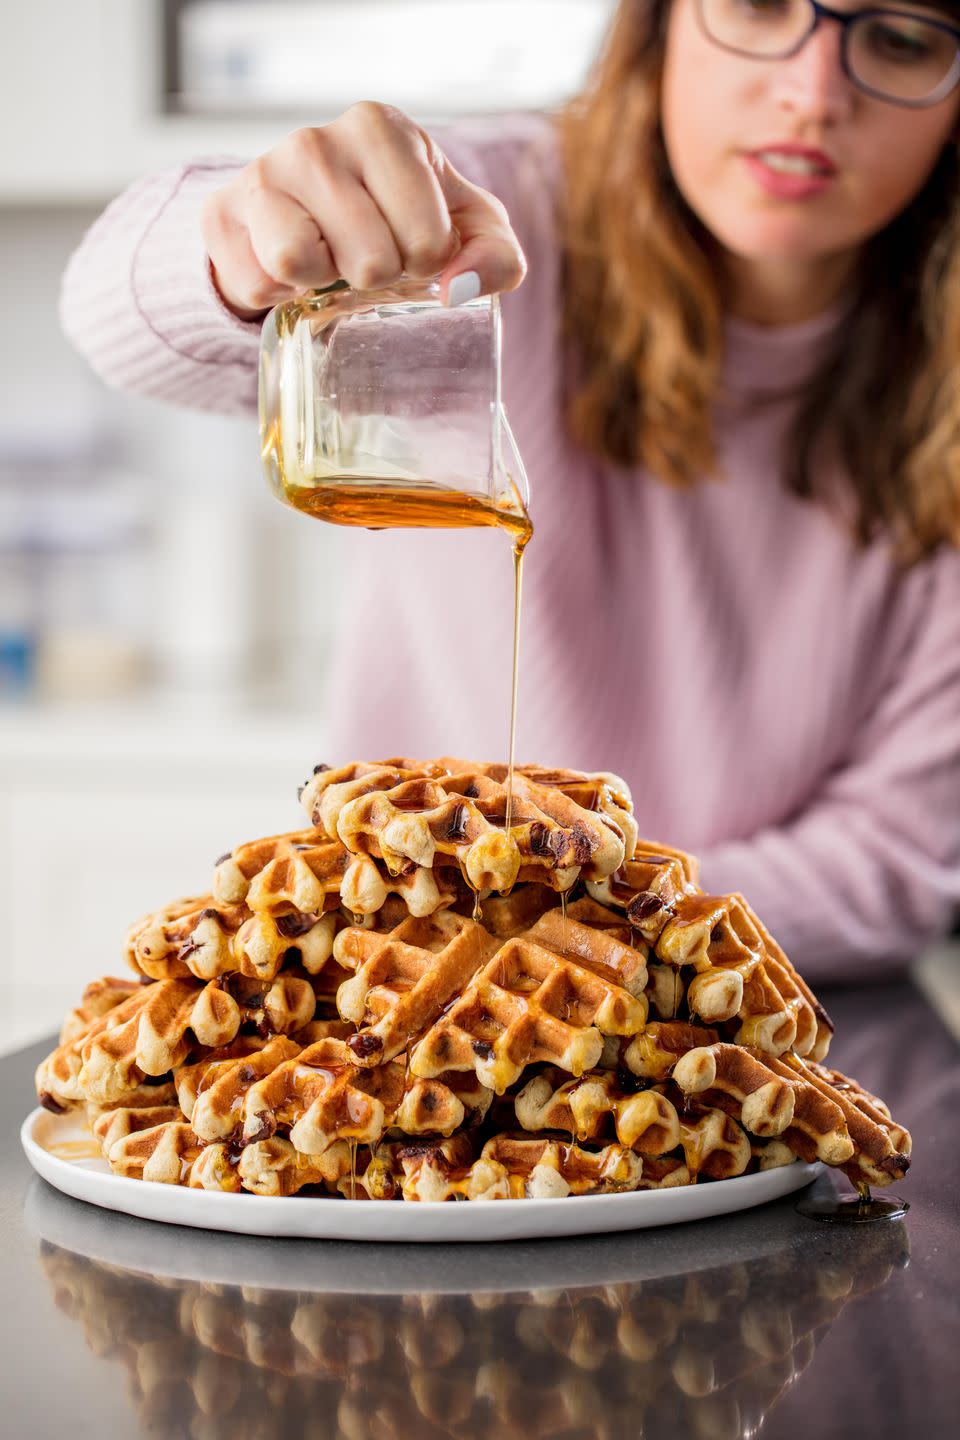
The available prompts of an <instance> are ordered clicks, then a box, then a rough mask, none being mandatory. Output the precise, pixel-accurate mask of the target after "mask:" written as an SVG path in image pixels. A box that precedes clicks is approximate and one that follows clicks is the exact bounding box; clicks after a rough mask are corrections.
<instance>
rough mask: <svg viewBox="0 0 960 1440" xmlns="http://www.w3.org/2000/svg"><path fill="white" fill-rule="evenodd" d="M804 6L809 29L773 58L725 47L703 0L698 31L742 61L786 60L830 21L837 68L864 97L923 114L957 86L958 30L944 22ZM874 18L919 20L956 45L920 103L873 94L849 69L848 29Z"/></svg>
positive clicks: (886, 8) (885, 8) (875, 9)
mask: <svg viewBox="0 0 960 1440" xmlns="http://www.w3.org/2000/svg"><path fill="white" fill-rule="evenodd" d="M805 3H806V4H807V5H809V7H810V12H811V18H810V27H809V29H807V30H805V31H804V33H803V34H802V35H801V36H800V38H799V40H797V42H796V43H795V44H794V45H791V46H789V47H788V48H787V49H786V50H779V51H777V52H776V53H775V54H773V55H758V54H757V53H756V51H755V50H741V49H739V48H738V47H737V46H736V45H728V44H727V43H726V42H725V41H724V40H718V39H717V38H716V36H715V35H714V34H713V33H712V31H711V30H710V28H709V27H708V25H707V22H706V20H705V18H704V13H703V12H704V4H705V0H697V4H696V9H697V19H698V21H699V22H700V29H701V30H702V31H703V34H704V35H705V36H706V38H707V39H708V40H709V41H710V43H711V44H712V45H716V46H717V47H718V48H719V49H721V50H726V51H727V52H728V53H729V54H731V55H742V56H743V58H744V59H745V60H789V59H790V57H791V56H792V55H796V54H798V53H799V51H801V50H802V49H803V47H804V45H806V43H807V41H808V40H809V39H810V36H811V35H812V34H813V32H814V30H816V28H817V26H818V25H819V24H820V22H821V20H833V21H835V22H836V24H838V25H839V26H840V32H841V34H840V64H841V65H842V66H843V73H844V75H846V77H847V79H848V80H849V81H850V83H851V85H855V86H856V87H857V89H858V90H861V91H862V92H863V93H864V94H865V95H870V96H871V97H872V98H873V99H874V100H885V101H886V102H887V103H888V104H889V105H901V106H903V107H904V108H906V109H908V110H927V109H929V107H930V106H931V105H939V103H940V101H941V100H945V99H946V98H947V96H948V95H949V94H950V93H951V91H953V90H955V89H956V88H957V85H958V83H960V26H956V25H950V24H948V22H947V21H946V20H935V19H933V18H932V17H928V16H926V15H917V14H916V13H915V12H914V11H912V10H898V9H897V8H896V7H895V6H891V5H876V6H871V7H870V9H868V10H852V11H843V10H832V9H831V8H830V6H829V5H822V4H821V3H820V0H805ZM878 15H881V16H884V15H889V16H893V17H894V18H896V19H898V20H922V21H923V23H924V25H930V26H932V27H933V29H935V30H942V31H943V33H944V34H946V35H949V36H950V37H951V38H952V39H953V41H954V43H955V44H956V47H957V48H956V52H955V54H954V57H953V65H952V67H951V69H950V70H949V71H948V72H947V74H946V76H945V77H944V79H943V80H942V81H941V82H940V84H939V85H938V86H937V88H936V89H935V90H934V91H932V92H931V94H929V95H927V96H925V97H924V99H922V100H902V99H899V98H898V97H897V96H895V95H887V94H885V93H884V91H882V90H874V88H873V86H872V85H867V84H865V83H864V81H863V80H861V79H859V77H858V76H857V75H855V74H854V73H853V71H852V69H851V68H850V59H849V49H850V30H851V27H852V26H854V25H857V24H858V23H862V22H863V21H864V20H866V19H876V17H877V16H878Z"/></svg>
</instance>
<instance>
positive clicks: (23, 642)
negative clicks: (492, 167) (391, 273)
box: [0, 0, 951, 1050]
mask: <svg viewBox="0 0 960 1440" xmlns="http://www.w3.org/2000/svg"><path fill="white" fill-rule="evenodd" d="M614 3H615V0H70V3H64V0H29V3H25V4H20V5H16V6H13V5H11V6H7V7H5V11H4V21H3V38H4V42H5V43H4V46H3V56H4V58H3V59H2V60H0V65H2V67H3V77H2V78H3V83H2V85H0V126H2V133H3V136H4V143H3V146H2V148H0V287H2V297H3V324H4V341H5V343H4V345H3V347H2V352H0V914H2V916H3V925H2V936H3V948H2V951H0V974H2V978H3V984H4V997H5V1007H4V1019H5V1024H4V1027H3V1030H2V1032H0V1050H2V1049H12V1048H15V1047H16V1046H18V1045H19V1044H22V1043H25V1042H26V1041H27V1040H29V1039H31V1038H34V1037H35V1036H39V1035H41V1034H45V1033H47V1032H48V1031H50V1030H52V1029H53V1028H54V1027H55V1026H57V1025H58V1024H59V1022H60V1020H61V1018H62V1015H63V1013H64V1012H65V1010H66V1009H67V1008H68V1007H69V1006H71V1005H73V1004H74V1003H76V1001H77V999H78V998H79V992H80V989H81V988H82V985H83V984H84V983H85V982H86V981H87V980H88V979H90V978H92V977H94V976H96V975H101V974H104V973H121V974H122V973H124V968H123V960H122V952H121V946H122V939H123V935H124V933H125V930H126V928H127V926H128V924H129V923H130V922H131V921H132V920H133V919H135V918H136V917H137V916H138V915H139V914H140V913H142V912H144V911H146V910H148V909H153V908H155V907H156V906H158V905H159V904H161V903H163V902H165V901H166V900H168V899H171V898H173V897H174V896H177V895H185V894H190V893H193V892H195V891H196V890H197V889H198V888H199V887H200V886H202V885H203V884H204V883H205V877H206V876H207V874H208V873H209V871H210V869H211V867H212V864H213V861H214V860H215V859H216V857H217V856H219V855H220V854H221V853H222V852H223V851H224V850H226V849H228V848H229V847H231V846H232V845H234V844H236V843H238V842H239V841H241V840H243V839H247V838H251V837H253V836H256V835H260V834H269V833H273V832H275V831H279V830H283V829H291V828H296V827H297V826H298V825H299V824H300V823H301V815H300V811H299V807H298V806H297V802H296V787H297V784H298V783H299V781H301V780H302V779H303V778H304V776H305V775H306V774H307V772H308V771H309V769H310V768H311V766H312V765H313V764H314V762H315V761H317V760H320V759H322V758H323V757H324V744H325V704H326V698H327V693H328V689H329V686H330V676H329V674H328V671H327V667H326V657H327V654H328V645H329V640H330V627H331V624H332V621H333V616H332V613H331V610H330V607H329V605H328V604H327V602H326V600H325V599H324V596H325V595H328V594H329V593H330V589H331V584H333V583H335V579H336V573H337V555H338V547H337V543H336V540H337V536H336V532H335V531H332V530H328V529H327V527H325V526H323V525H320V524H312V523H309V522H306V521H305V520H304V519H303V518H302V517H300V516H298V515H296V514H295V513H294V512H293V511H288V510H285V509H284V508H283V507H282V506H280V505H278V504H277V503H276V502H275V501H274V500H273V499H272V498H271V497H270V495H269V493H268V491H267V488H266V484H265V482H264V479H263V476H262V473H261V469H260V462H259V457H258V444H257V428H256V423H255V421H253V420H246V419H244V420H240V419H224V418H220V417H216V416H209V415H203V414H191V413H188V412H185V411H181V410H177V409H174V408H171V407H167V406H164V405H160V404H158V403H154V402H150V401H146V400H139V399H134V398H131V397H129V396H125V395H118V394H114V393H112V392H110V391H108V390H106V389H105V387H104V386H103V385H102V384H101V382H100V381H99V380H98V379H97V378H96V377H95V376H94V375H93V374H92V373H91V371H90V370H89V369H88V368H87V366H86V364H85V362H84V361H83V360H81V359H80V358H79V356H77V355H76V354H75V353H74V352H73V351H72V350H71V348H70V347H69V345H68V344H67V342H66V341H65V340H64V338H63V337H62V335H61V333H60V329H59V325H58V320H57V296H58V289H59V284H60V276H61V273H62V271H63V268H64V265H65V263H66V260H67V257H68V255H69V254H70V252H71V251H72V249H73V248H74V247H75V245H76V244H77V243H78V241H79V240H80V238H81V236H82V235H83V233H84V231H85V230H86V228H87V227H88V226H89V225H90V224H91V222H92V221H93V220H94V219H95V218H96V216H97V215H98V214H99V213H100V211H101V210H102V209H103V207H104V205H105V204H106V203H107V202H108V201H109V200H110V199H111V198H112V197H113V196H114V195H116V194H117V193H118V192H119V191H120V190H122V189H123V188H124V187H125V186H126V185H127V184H128V183H129V182H130V181H132V180H134V179H135V178H137V177H139V176H141V175H144V174H147V173H149V172H152V171H156V170H159V169H162V168H164V167H166V166H169V165H175V164H178V163H180V162H182V161H184V160H187V159H189V158H193V157H196V156H200V155H205V154H206V155H225V154H226V155H236V156H241V157H252V156H253V155H255V154H258V153H260V152H261V151H263V150H265V149H267V148H268V147H269V146H271V145H272V144H274V143H275V142H276V141H277V140H278V139H280V137H281V136H282V135H284V134H285V133H286V132H287V131H289V130H290V129H293V128H295V127H296V126H298V125H303V124H319V123H323V121H324V120H327V119H332V118H333V117H334V116H336V115H337V114H339V113H340V112H341V111H342V110H343V109H345V108H346V107H347V106H348V105H349V104H351V103H352V102H353V101H355V100H357V99H364V98H376V99H382V100H387V101H392V102H393V103H395V104H397V105H399V106H400V107H401V108H403V109H404V110H406V111H407V112H408V113H410V114H412V115H413V116H414V117H415V118H417V119H418V120H420V121H422V122H424V123H430V122H434V123H436V122H437V121H442V120H445V119H452V118H454V117H456V116H457V115H462V114H481V113H491V112H496V111H502V110H516V109H539V108H545V107H550V106H553V105H556V104H558V103H560V102H562V101H563V100H564V99H566V98H567V97H568V96H569V95H571V94H573V93H574V92H575V91H576V90H577V89H578V88H579V86H580V84H581V82H582V80H583V78H584V76H585V74H586V72H587V69H588V67H589V64H590V61H591V59H592V57H593V55H594V53H595V52H596V49H597V47H598V45H599V43H600V39H601V36H602V33H603V30H604V28H605V25H606V23H607V20H608V18H609V16H610V14H611V13H612V11H613V8H614ZM321 576H323V577H324V578H323V583H322V584H321V581H320V578H319V577H321ZM950 965H951V961H950V956H949V951H948V950H947V949H946V948H941V950H938V952H937V954H936V955H934V956H932V957H929V959H928V961H927V962H926V965H925V968H924V971H923V973H924V975H925V976H928V977H930V978H931V983H935V982H936V977H937V975H939V974H941V973H942V974H946V973H947V972H948V971H949V969H950Z"/></svg>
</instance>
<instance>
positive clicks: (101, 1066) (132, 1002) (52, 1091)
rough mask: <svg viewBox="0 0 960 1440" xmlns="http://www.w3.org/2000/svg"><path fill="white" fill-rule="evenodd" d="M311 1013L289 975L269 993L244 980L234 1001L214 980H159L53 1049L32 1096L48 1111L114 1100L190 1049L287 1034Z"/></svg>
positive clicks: (312, 1001)
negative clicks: (257, 1033)
mask: <svg viewBox="0 0 960 1440" xmlns="http://www.w3.org/2000/svg"><path fill="white" fill-rule="evenodd" d="M237 978H239V977H237ZM315 1007H316V997H315V995H314V992H313V989H312V987H311V985H310V983H309V981H308V980H306V979H299V978H297V977H295V976H287V977H283V978H281V979H280V980H277V981H274V983H273V985H271V986H269V987H264V986H258V985H257V984H256V982H254V981H245V982H243V984H242V988H241V990H240V993H239V994H236V995H235V994H231V993H229V992H228V991H227V990H226V989H225V988H223V987H222V986H221V985H220V984H218V983H216V982H213V981H211V982H210V983H209V984H207V985H203V984H201V983H200V982H199V981H197V980H193V979H191V980H160V981H157V982H156V983H155V984H152V985H144V986H141V987H138V989H137V990H136V991H135V993H133V994H132V995H130V996H129V997H128V998H127V999H126V1000H124V1001H122V1002H121V1003H120V1004H119V1005H116V1006H114V1007H113V1008H112V1009H110V1010H109V1011H107V1013H106V1014H104V1015H101V1016H100V1017H99V1018H97V1019H95V1020H93V1021H92V1023H91V1024H89V1025H88V1026H87V1027H86V1029H84V1030H81V1031H80V1032H79V1033H78V1034H76V1035H74V1036H73V1038H72V1039H70V1040H68V1041H67V1042H66V1043H65V1044H62V1045H60V1046H59V1047H58V1048H57V1049H56V1050H54V1051H53V1053H52V1054H51V1055H49V1056H48V1057H47V1058H46V1059H45V1060H44V1061H42V1062H41V1064H40V1066H39V1068H38V1070H37V1075H36V1085H37V1092H38V1094H39V1095H40V1098H41V1101H42V1102H45V1103H50V1104H51V1105H52V1107H53V1108H56V1107H60V1108H64V1107H66V1106H68V1105H75V1104H79V1103H82V1102H84V1101H92V1102H93V1103H95V1104H110V1103H112V1102H117V1101H120V1100H122V1098H123V1096H124V1095H125V1094H127V1093H128V1092H129V1091H131V1090H133V1089H136V1087H137V1086H139V1085H141V1084H142V1083H143V1082H144V1080H145V1079H146V1078H147V1077H148V1076H152V1075H165V1074H166V1073H167V1072H168V1071H170V1070H172V1069H174V1068H175V1067H176V1066H178V1065H180V1064H181V1063H182V1062H183V1061H184V1060H185V1059H186V1058H187V1056H188V1055H189V1053H190V1051H191V1049H194V1048H196V1047H198V1046H217V1045H225V1044H229V1042H230V1041H231V1040H233V1039H234V1038H235V1037H236V1035H237V1033H238V1031H239V1030H240V1027H241V1025H244V1024H250V1025H256V1026H258V1027H260V1028H263V1029H272V1030H275V1031H279V1030H290V1031H294V1030H298V1029H300V1028H302V1026H303V1025H305V1024H306V1023H307V1022H308V1021H309V1020H310V1019H312V1017H313V1014H314V1010H315Z"/></svg>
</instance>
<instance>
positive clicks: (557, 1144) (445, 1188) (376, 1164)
mask: <svg viewBox="0 0 960 1440" xmlns="http://www.w3.org/2000/svg"><path fill="white" fill-rule="evenodd" d="M642 1169H643V1161H642V1160H641V1158H640V1156H639V1155H636V1154H634V1153H633V1151H631V1150H629V1149H628V1148H627V1147H626V1146H623V1145H606V1146H604V1147H603V1148H602V1149H599V1150H595V1151H593V1150H586V1149H584V1148H582V1147H581V1146H579V1145H576V1144H568V1143H567V1142H565V1141H561V1140H555V1139H549V1138H537V1139H533V1138H531V1137H530V1136H526V1135H524V1136H519V1135H509V1134H503V1135H495V1136H493V1137H491V1139H489V1140H488V1141H487V1143H486V1144H485V1145H484V1147H483V1150H482V1151H481V1153H480V1155H479V1157H478V1158H477V1159H475V1160H474V1159H473V1158H472V1155H471V1151H470V1145H469V1141H468V1139H467V1137H465V1136H454V1137H453V1138H452V1139H451V1140H446V1141H443V1142H440V1143H436V1142H434V1143H430V1144H413V1145H409V1144H404V1143H398V1144H392V1145H384V1146H381V1147H380V1148H379V1150H378V1151H377V1154H376V1155H375V1156H371V1158H370V1160H369V1162H368V1163H367V1164H366V1165H365V1166H364V1167H363V1169H362V1170H358V1173H357V1176H356V1181H355V1186H356V1190H357V1191H363V1192H364V1193H366V1194H367V1195H368V1196H369V1198H370V1199H389V1198H393V1197H395V1196H396V1195H397V1194H399V1195H401V1196H402V1198H403V1199H404V1200H421V1201H423V1200H427V1201H433V1200H453V1199H467V1200H498V1199H524V1198H527V1197H529V1198H531V1199H544V1198H546V1199H549V1198H554V1197H559V1196H562V1195H571V1194H576V1195H586V1194H599V1193H601V1192H606V1191H614V1190H635V1189H636V1188H637V1186H638V1183H639V1181H640V1178H641V1173H642ZM339 1188H340V1190H341V1192H342V1193H344V1194H347V1195H350V1194H351V1193H352V1191H353V1182H351V1181H346V1182H344V1181H341V1183H340V1187H339Z"/></svg>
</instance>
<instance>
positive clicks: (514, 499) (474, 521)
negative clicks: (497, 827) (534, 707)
mask: <svg viewBox="0 0 960 1440" xmlns="http://www.w3.org/2000/svg"><path fill="white" fill-rule="evenodd" d="M279 453H280V452H279V447H274V455H275V458H277V457H278V455H279ZM282 498H283V499H284V500H285V501H286V503H287V504H288V505H292V506H293V508H294V509H295V510H301V511H302V512H303V513H304V514H305V515H314V516H316V517H317V519H318V520H327V521H329V522H330V523H331V524H333V525H361V526H363V527H364V528H365V529H367V530H392V529H424V530H439V529H468V528H474V527H477V526H491V527H496V528H497V529H500V530H506V532H507V534H508V535H509V536H510V537H511V539H512V540H513V669H512V672H511V692H510V747H509V752H508V764H507V806H506V825H505V828H506V830H507V831H509V829H510V823H511V818H512V813H513V766H514V759H515V748H516V734H517V688H518V684H519V678H520V598H521V593H522V590H523V552H524V550H525V549H526V547H527V545H528V544H529V541H530V537H531V536H532V534H533V525H532V523H531V521H530V517H529V515H528V514H527V512H526V509H525V508H524V505H523V502H522V501H521V499H520V495H519V492H518V490H517V488H516V486H515V485H514V483H513V481H512V480H511V481H510V484H509V487H508V488H507V489H506V490H505V491H504V492H503V494H502V497H501V501H502V503H500V504H495V503H494V502H493V501H492V500H485V499H481V498H480V497H479V496H475V495H468V494H465V493H464V492H463V491H461V490H453V489H450V488H449V487H448V486H445V485H421V484H392V485H391V484H390V483H389V480H387V479H385V478H383V477H380V476H374V475H371V476H369V477H359V478H358V477H356V476H354V475H351V476H349V477H340V476H331V477H326V476H325V477H324V478H323V479H322V480H318V481H314V482H312V483H311V482H310V481H309V480H303V481H299V480H291V479H290V478H289V477H287V476H286V475H284V476H283V477H282ZM477 909H478V910H479V897H478V904H477ZM475 918H476V916H475Z"/></svg>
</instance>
